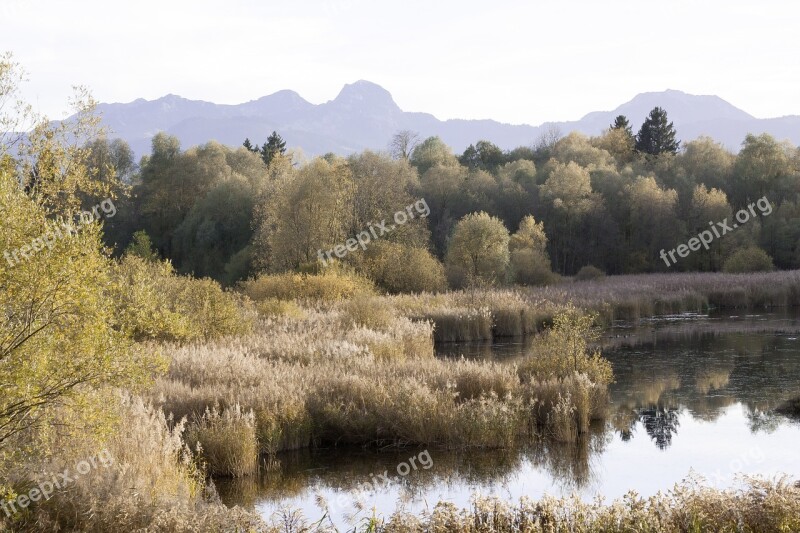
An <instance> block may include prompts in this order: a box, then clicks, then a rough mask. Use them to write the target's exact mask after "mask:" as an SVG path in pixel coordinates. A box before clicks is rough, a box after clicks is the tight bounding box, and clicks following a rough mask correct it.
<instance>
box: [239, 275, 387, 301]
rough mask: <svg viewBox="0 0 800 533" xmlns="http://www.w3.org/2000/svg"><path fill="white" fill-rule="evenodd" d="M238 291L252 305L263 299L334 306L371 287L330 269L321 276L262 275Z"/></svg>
mask: <svg viewBox="0 0 800 533" xmlns="http://www.w3.org/2000/svg"><path fill="white" fill-rule="evenodd" d="M239 288H240V290H241V291H242V292H244V294H246V295H247V296H249V297H250V299H251V300H253V301H255V302H260V301H263V300H267V299H277V300H289V301H291V300H299V301H303V302H311V301H322V302H336V301H339V300H344V299H347V298H352V297H354V296H357V295H368V294H374V293H375V285H374V284H373V283H372V282H371V281H370V280H369V279H367V278H365V277H363V276H360V275H358V274H354V273H351V272H346V271H343V270H338V269H334V268H333V267H331V268H329V269H327V270H325V271H323V272H322V273H321V274H295V273H291V272H287V273H284V274H263V275H261V276H259V277H257V278H256V279H251V280H248V281H243V282H242V283H240V285H239Z"/></svg>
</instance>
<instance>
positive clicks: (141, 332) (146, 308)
mask: <svg viewBox="0 0 800 533" xmlns="http://www.w3.org/2000/svg"><path fill="white" fill-rule="evenodd" d="M115 281H116V283H115V285H114V289H113V291H112V295H111V297H112V299H113V301H114V302H115V303H116V305H117V326H118V327H119V328H120V329H123V330H126V331H128V332H130V334H131V335H132V336H133V338H134V339H137V340H157V341H179V342H185V341H192V340H198V339H205V340H208V339H213V338H216V337H220V336H223V335H232V334H243V333H248V332H250V331H252V329H253V325H254V323H255V309H254V308H253V306H252V303H251V302H250V301H249V300H247V299H246V298H242V297H241V295H238V294H236V293H233V292H226V291H224V290H223V289H222V287H220V285H219V284H218V283H217V282H215V281H213V280H210V279H195V278H191V277H188V276H178V275H176V274H175V272H174V270H173V269H172V265H170V263H169V262H158V261H149V260H145V259H142V258H140V257H138V256H133V255H128V256H125V257H124V258H123V259H122V261H121V262H120V263H119V264H117V265H116V268H115Z"/></svg>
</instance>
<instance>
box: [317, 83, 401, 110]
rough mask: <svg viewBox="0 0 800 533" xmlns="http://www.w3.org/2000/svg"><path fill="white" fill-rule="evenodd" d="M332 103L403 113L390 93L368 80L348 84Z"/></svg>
mask: <svg viewBox="0 0 800 533" xmlns="http://www.w3.org/2000/svg"><path fill="white" fill-rule="evenodd" d="M330 103H331V104H335V105H337V106H344V107H348V108H358V107H360V108H362V109H363V108H370V109H382V110H393V111H401V109H400V107H399V106H398V105H397V104H396V103H395V101H394V98H392V94H391V93H390V92H389V91H387V90H386V89H384V88H383V87H381V86H380V85H378V84H377V83H373V82H371V81H367V80H358V81H356V82H354V83H348V84H346V85H345V86H344V87H342V90H341V91H339V94H338V96H336V98H334V99H333V100H332V101H331V102H330Z"/></svg>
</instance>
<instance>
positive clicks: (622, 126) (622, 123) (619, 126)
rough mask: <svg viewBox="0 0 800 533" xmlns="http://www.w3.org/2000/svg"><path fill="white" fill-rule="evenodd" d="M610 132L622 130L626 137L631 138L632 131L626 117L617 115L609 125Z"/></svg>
mask: <svg viewBox="0 0 800 533" xmlns="http://www.w3.org/2000/svg"><path fill="white" fill-rule="evenodd" d="M611 129H612V130H623V131H625V132H626V133H627V134H628V135H630V136H631V137H633V129H631V123H630V122H628V117H626V116H625V115H617V118H615V119H614V123H613V124H612V125H611Z"/></svg>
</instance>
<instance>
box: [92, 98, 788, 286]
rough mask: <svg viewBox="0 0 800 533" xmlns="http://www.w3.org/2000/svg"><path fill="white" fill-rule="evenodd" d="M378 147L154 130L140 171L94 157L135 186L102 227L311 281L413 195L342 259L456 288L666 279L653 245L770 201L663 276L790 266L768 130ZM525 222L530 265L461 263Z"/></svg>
mask: <svg viewBox="0 0 800 533" xmlns="http://www.w3.org/2000/svg"><path fill="white" fill-rule="evenodd" d="M388 146H389V150H387V152H386V153H376V152H371V151H365V152H363V153H358V154H354V155H351V156H348V157H341V156H337V155H334V154H327V155H325V156H322V157H317V158H314V159H312V160H310V161H300V160H295V159H296V158H295V159H293V156H292V155H291V154H287V153H286V150H285V141H284V140H283V139H282V138H281V137H280V135H278V134H277V133H275V132H273V134H272V135H271V136H270V137H269V139H268V140H267V141H266V142H265V143H264V144H263V145H262V146H261V147H260V148H258V147H255V146H254V145H253V144H252V143H251V141H250V140H249V139H248V140H246V141H245V142H244V144H243V146H242V147H240V148H238V149H233V148H229V147H225V146H222V145H220V144H218V143H214V142H211V143H208V144H206V145H203V146H196V147H191V148H189V149H187V150H182V149H181V147H180V145H179V142H178V140H177V139H176V138H174V137H171V136H169V135H166V134H164V133H160V134H158V135H156V136H155V137H154V138H153V141H152V151H151V153H150V154H149V155H147V156H145V157H143V158H142V160H141V162H140V163H139V164H138V165H134V164H133V162H132V159H131V158H130V157H129V149H128V148H127V147H126V146H125V144H124V142H121V141H118V140H117V141H108V140H105V139H98V140H96V141H95V142H94V143H92V144H91V146H90V148H91V153H92V159H93V160H96V161H97V162H98V168H100V169H112V168H113V169H114V171H115V172H116V173H118V174H121V175H123V176H124V178H125V181H126V182H127V183H128V185H129V188H130V191H129V192H130V194H129V195H128V196H127V197H125V198H124V199H123V200H121V206H120V209H119V211H120V214H119V215H118V216H117V217H115V219H114V220H113V221H110V223H109V225H108V227H107V230H106V234H107V237H106V238H107V240H108V243H109V244H111V245H113V246H115V247H116V248H117V250H119V251H121V250H123V249H124V248H125V247H126V246H127V245H128V244H129V243H130V242H131V240H132V237H133V235H134V233H135V232H137V231H144V232H146V233H147V235H148V236H149V238H150V239H151V240H152V243H153V245H154V246H155V248H156V250H157V251H158V254H159V255H160V256H161V257H163V258H165V259H170V260H171V261H172V262H173V264H174V265H175V267H176V268H177V269H178V271H180V272H184V273H191V274H194V275H196V276H208V277H212V278H215V279H217V280H221V281H223V282H226V283H234V282H236V281H238V280H241V279H244V278H247V277H249V276H252V275H254V274H256V273H257V272H261V271H269V272H282V271H287V270H295V271H297V270H299V271H310V270H314V269H318V268H319V265H317V264H316V259H315V258H316V256H317V251H318V250H319V249H328V248H330V247H331V246H332V245H335V244H337V243H339V242H344V241H345V240H346V239H348V238H350V237H353V236H354V235H355V234H357V233H358V232H359V231H362V230H363V228H364V227H367V226H368V224H369V223H374V222H378V221H380V220H381V219H383V218H386V217H389V216H391V214H392V213H394V212H395V211H396V210H397V209H398V208H402V207H403V206H405V205H408V204H409V203H411V202H413V201H414V200H416V199H418V198H425V200H426V201H427V203H428V205H429V206H430V209H431V214H430V216H429V217H428V218H427V219H422V220H417V221H415V222H414V223H413V224H409V225H407V226H405V227H403V228H402V229H401V230H398V231H397V232H394V233H392V235H390V236H388V237H387V238H386V239H385V242H384V243H381V244H380V245H377V246H371V247H370V248H371V249H370V250H366V251H364V252H363V253H362V252H359V253H356V254H352V256H353V257H352V258H350V257H348V259H346V260H345V261H346V262H347V263H348V266H350V267H353V268H356V269H358V270H361V271H364V272H367V273H370V274H372V275H373V276H378V277H380V275H379V274H376V273H375V272H372V271H371V270H370V269H375V268H378V267H376V266H375V265H384V266H385V265H387V264H394V263H395V262H397V261H399V262H401V263H402V262H403V258H404V257H409V256H410V255H409V254H410V250H414V251H415V255H414V256H415V257H417V258H418V260H420V261H423V263H421V265H422V264H424V265H426V268H434V267H433V265H434V264H436V263H443V264H445V266H446V267H447V269H446V273H447V275H448V277H449V281H450V284H451V285H462V284H463V283H465V280H466V279H467V277H469V276H478V277H479V278H481V279H482V280H483V281H487V280H491V282H493V283H502V282H511V281H514V280H516V281H525V282H526V283H536V282H545V281H546V280H547V279H550V278H549V277H548V276H546V275H545V274H544V272H545V271H548V272H549V271H552V272H554V273H556V274H559V275H573V274H575V273H576V272H577V271H578V270H580V269H581V268H582V267H585V266H587V265H592V266H594V267H596V268H598V269H600V270H602V271H604V272H606V273H609V274H622V273H638V272H657V271H664V270H667V269H668V267H666V266H665V265H664V263H663V261H661V260H660V259H659V251H660V250H661V249H663V248H666V249H670V248H673V247H674V246H675V245H676V244H677V243H680V242H684V241H686V239H687V237H690V236H694V235H696V234H697V233H698V232H699V231H702V230H703V229H705V228H707V227H708V224H709V222H712V221H714V222H715V221H721V220H723V219H725V218H728V219H729V220H731V217H732V214H733V213H735V211H736V210H738V209H741V208H742V207H745V206H746V205H747V204H748V203H750V202H753V201H755V200H757V199H758V198H761V197H764V196H766V197H768V198H769V201H770V202H771V204H772V205H773V206H775V211H774V213H772V214H771V215H770V216H769V217H761V218H759V219H758V220H754V221H752V222H751V223H749V224H748V225H747V227H743V228H742V229H740V230H738V231H737V232H736V234H735V235H734V234H732V235H730V236H726V238H724V239H719V240H717V241H715V242H714V243H713V244H712V245H711V247H710V248H709V249H708V250H705V249H703V250H700V251H697V252H695V253H693V254H691V255H690V256H689V257H687V258H685V259H683V260H682V261H680V262H678V263H677V264H675V265H673V266H671V267H670V268H669V270H673V271H675V270H683V271H693V270H698V271H717V270H722V269H723V268H725V264H726V261H729V260H731V264H734V263H735V262H736V261H733V260H732V259H731V258H732V256H733V255H734V254H736V253H737V252H741V250H749V251H751V252H752V251H753V250H758V251H759V252H762V256H760V257H764V256H768V260H769V262H768V263H767V264H764V262H763V261H762V262H760V263H759V264H757V265H753V266H752V268H769V267H770V266H771V265H774V266H775V267H777V268H782V269H789V268H797V267H800V246H799V244H800V203H798V202H799V199H798V193H799V192H800V151H799V150H798V148H797V147H794V146H792V145H791V144H789V143H788V142H781V141H778V140H776V139H774V138H772V137H771V136H769V135H767V134H762V135H748V136H747V137H746V138H745V139H744V142H743V143H742V147H741V150H740V151H739V153H738V154H734V153H731V152H730V151H728V150H727V149H725V148H724V147H723V146H722V145H720V144H719V143H716V142H715V141H713V140H712V139H710V138H707V137H701V138H699V139H696V140H693V141H689V142H685V143H681V142H680V141H678V139H677V132H676V131H675V128H674V127H673V125H672V123H671V122H669V120H668V117H667V113H666V112H665V111H664V110H663V109H660V108H655V109H653V111H652V112H651V113H650V115H649V116H648V117H647V119H646V120H645V122H644V123H643V124H642V126H641V128H640V129H639V131H638V133H636V134H634V133H633V132H632V128H631V126H630V124H629V122H628V120H627V118H626V117H624V116H619V117H617V118H616V120H615V121H614V123H613V124H611V125H609V128H608V129H607V130H606V131H605V132H603V133H602V134H601V135H599V136H596V137H588V136H585V135H582V134H579V133H570V134H568V135H566V136H560V135H558V134H557V133H556V132H549V133H548V134H546V135H543V136H542V138H540V139H539V140H538V142H534V143H532V145H531V146H524V147H519V148H516V149H514V150H508V151H504V150H501V149H500V148H499V147H497V146H496V145H494V144H492V143H491V142H488V141H485V140H483V141H479V142H477V143H475V144H473V145H470V146H469V147H467V148H466V150H464V152H463V153H461V154H455V153H453V151H452V150H451V149H450V147H448V146H447V145H446V144H445V143H444V142H442V140H441V139H439V138H438V137H430V138H427V139H424V140H421V141H420V140H419V136H418V135H417V134H416V133H414V132H408V131H404V132H398V134H397V135H395V137H394V138H393V139H391V140H390V142H389V144H388ZM98 178H99V179H102V171H99V172H98ZM479 220H482V221H483V222H479ZM462 222H463V223H464V224H472V225H473V226H475V225H479V226H480V225H481V224H482V225H483V227H482V229H481V230H480V231H478V228H475V227H473V229H472V233H470V235H471V237H469V238H467V237H464V236H463V235H461V234H459V232H458V227H459V224H460V223H462ZM490 225H491V226H492V227H489V226H490ZM532 227H536V228H538V230H537V231H539V232H540V233H541V235H540V236H537V237H536V238H535V239H534V240H535V241H536V243H537V245H536V246H535V247H528V249H529V250H535V253H534V254H533V255H534V256H531V254H530V253H527V252H526V253H522V252H520V251H519V249H516V250H514V249H512V248H509V247H508V246H506V247H505V250H504V251H501V253H500V255H501V256H502V257H498V258H494V259H493V260H491V261H489V263H493V264H494V266H493V267H491V268H489V267H486V268H488V269H489V270H490V271H491V272H490V273H486V272H483V269H481V268H478V269H477V270H476V268H475V265H476V264H478V263H481V261H480V260H478V259H475V258H474V257H473V258H472V259H471V261H472V268H471V270H472V273H471V274H470V275H469V276H467V273H468V271H470V269H469V268H466V267H465V265H463V264H461V265H460V266H457V265H456V263H457V262H458V261H457V260H456V259H455V258H456V257H462V258H463V257H467V256H469V253H470V252H469V250H461V251H457V250H455V249H454V248H453V247H462V248H468V247H469V244H470V243H469V242H468V241H469V239H473V245H474V243H478V242H481V243H484V244H488V243H486V238H487V235H493V237H491V238H497V239H499V240H500V241H504V239H505V238H503V237H501V236H500V235H507V236H508V239H510V238H511V236H513V235H516V234H517V233H518V232H520V231H528V232H529V233H530V231H531V230H530V228H532ZM508 242H511V241H508ZM480 246H483V244H482V245H480ZM488 248H492V247H488ZM500 248H503V247H502V246H501V247H500ZM514 252H516V256H517V258H516V259H515V260H512V258H513V256H514ZM526 254H527V256H526V259H525V260H523V258H522V256H523V255H526ZM738 259H739V263H741V257H739V258H738ZM463 261H466V259H463V260H462V263H463ZM745 263H747V262H746V261H745ZM412 267H421V266H420V265H411V266H409V268H412ZM745 268H747V265H745ZM523 271H524V272H527V273H528V274H527V275H523V274H521V272H523ZM534 272H536V273H538V274H537V275H534ZM479 274H480V275H479ZM465 276H466V277H465ZM470 279H472V278H470Z"/></svg>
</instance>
